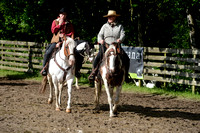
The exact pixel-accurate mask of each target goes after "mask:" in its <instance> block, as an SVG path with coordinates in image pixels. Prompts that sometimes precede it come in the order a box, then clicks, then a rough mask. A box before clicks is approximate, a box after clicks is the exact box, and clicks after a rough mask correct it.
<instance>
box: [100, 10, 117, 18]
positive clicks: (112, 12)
mask: <svg viewBox="0 0 200 133" xmlns="http://www.w3.org/2000/svg"><path fill="white" fill-rule="evenodd" d="M109 16H116V17H118V16H120V14H117V13H116V11H114V10H109V11H108V14H107V15H104V16H103V17H109Z"/></svg>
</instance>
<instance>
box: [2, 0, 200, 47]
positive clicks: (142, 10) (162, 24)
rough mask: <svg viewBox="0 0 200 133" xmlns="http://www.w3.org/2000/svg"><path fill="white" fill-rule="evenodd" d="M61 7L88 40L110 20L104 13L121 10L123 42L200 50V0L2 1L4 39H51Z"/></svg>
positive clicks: (78, 31)
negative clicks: (191, 38) (192, 31)
mask: <svg viewBox="0 0 200 133" xmlns="http://www.w3.org/2000/svg"><path fill="white" fill-rule="evenodd" d="M62 7H65V8H67V9H68V17H69V18H70V19H71V21H72V23H73V25H74V28H75V36H76V37H78V36H79V37H80V38H81V39H85V40H87V41H90V42H95V41H96V37H97V34H98V32H99V30H100V28H101V26H102V25H103V24H104V23H105V22H106V20H107V19H106V18H103V17H102V16H103V15H105V14H107V12H108V10H109V9H114V10H116V11H117V13H119V14H121V17H119V18H118V19H119V22H120V23H122V24H123V26H124V28H125V31H126V40H125V42H124V44H125V45H131V46H148V47H173V48H191V47H194V48H200V41H199V40H200V9H199V8H200V1H199V0H184V1H183V0H73V1H72V0H71V1H70V0H57V1H56V2H55V1H49V0H29V1H27V0H1V1H0V39H2V40H18V41H36V42H50V40H51V37H52V33H51V30H50V29H51V23H52V21H53V20H54V19H55V18H56V17H57V16H58V12H59V10H60V9H61V8H62ZM186 11H189V12H186ZM188 13H190V15H191V16H192V20H193V24H194V25H191V24H190V23H189V22H188V19H187V15H188ZM191 27H193V28H191ZM191 29H192V30H194V31H195V32H194V33H195V34H194V35H193V36H192V37H193V38H194V40H195V42H192V43H191V42H190V31H191Z"/></svg>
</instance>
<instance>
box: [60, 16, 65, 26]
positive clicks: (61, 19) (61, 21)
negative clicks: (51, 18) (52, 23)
mask: <svg viewBox="0 0 200 133" xmlns="http://www.w3.org/2000/svg"><path fill="white" fill-rule="evenodd" d="M63 21H64V15H61V16H60V19H59V25H61V24H62V23H63Z"/></svg>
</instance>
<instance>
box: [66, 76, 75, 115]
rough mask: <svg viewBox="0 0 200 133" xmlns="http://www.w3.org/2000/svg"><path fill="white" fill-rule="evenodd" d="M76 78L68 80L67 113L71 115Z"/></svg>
mask: <svg viewBox="0 0 200 133" xmlns="http://www.w3.org/2000/svg"><path fill="white" fill-rule="evenodd" d="M73 81H74V78H71V79H69V80H67V87H68V89H67V92H68V101H67V108H66V112H67V113H71V91H72V84H73Z"/></svg>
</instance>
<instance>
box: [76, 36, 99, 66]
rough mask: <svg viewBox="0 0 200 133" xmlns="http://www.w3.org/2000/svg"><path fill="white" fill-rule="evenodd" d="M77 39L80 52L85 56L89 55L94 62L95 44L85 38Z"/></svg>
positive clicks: (77, 48)
mask: <svg viewBox="0 0 200 133" xmlns="http://www.w3.org/2000/svg"><path fill="white" fill-rule="evenodd" d="M75 41H76V42H77V47H76V50H77V51H78V53H79V54H80V55H81V56H83V57H85V56H87V58H88V60H89V61H90V62H92V61H93V60H94V51H95V48H94V45H93V44H91V43H88V42H87V41H84V40H75Z"/></svg>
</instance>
